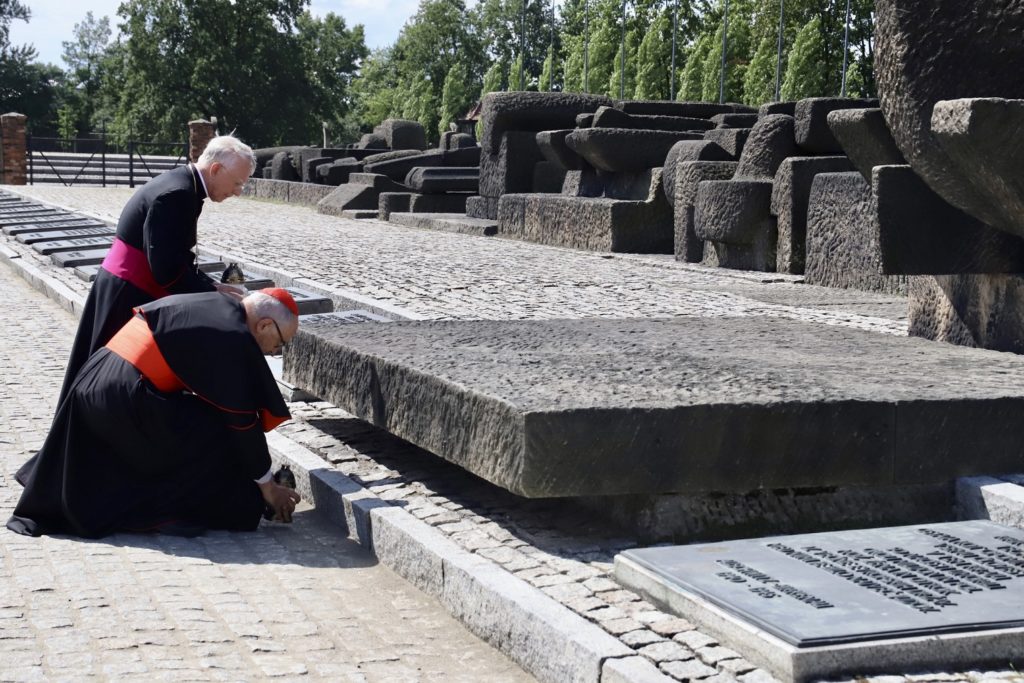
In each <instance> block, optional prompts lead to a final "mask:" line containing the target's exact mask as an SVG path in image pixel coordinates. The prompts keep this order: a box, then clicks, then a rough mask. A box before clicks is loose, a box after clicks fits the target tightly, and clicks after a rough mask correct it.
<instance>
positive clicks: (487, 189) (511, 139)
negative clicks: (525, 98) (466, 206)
mask: <svg viewBox="0 0 1024 683" xmlns="http://www.w3.org/2000/svg"><path fill="white" fill-rule="evenodd" d="M487 150H488V147H487V146H484V148H483V151H482V153H481V155H480V194H481V196H484V197H494V198H497V197H500V196H501V195H503V194H508V193H510V192H531V191H532V190H533V167H534V164H536V163H537V162H538V161H541V160H543V158H544V157H543V156H542V155H541V153H540V148H539V147H538V146H537V133H536V132H530V131H522V130H512V131H508V132H507V133H504V134H503V135H502V136H501V140H500V141H499V144H498V153H497V154H490V153H488V151H487ZM495 208H497V206H495ZM495 217H496V216H480V218H495Z"/></svg>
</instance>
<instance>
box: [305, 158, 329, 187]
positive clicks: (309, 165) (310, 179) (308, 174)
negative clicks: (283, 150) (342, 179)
mask: <svg viewBox="0 0 1024 683" xmlns="http://www.w3.org/2000/svg"><path fill="white" fill-rule="evenodd" d="M332 163H334V159H332V158H330V157H313V158H312V159H303V163H302V182H304V183H316V182H319V181H320V173H319V171H320V167H321V166H330V165H331V164H332Z"/></svg>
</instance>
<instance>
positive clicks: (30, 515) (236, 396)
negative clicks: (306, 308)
mask: <svg viewBox="0 0 1024 683" xmlns="http://www.w3.org/2000/svg"><path fill="white" fill-rule="evenodd" d="M298 310H299V309H298V307H297V306H296V305H295V301H294V299H292V297H291V295H289V294H288V292H287V291H285V290H283V289H264V290H260V291H259V292H251V293H250V294H249V295H248V296H246V298H245V299H243V300H242V301H239V300H237V299H235V298H230V297H226V296H222V295H221V294H219V293H216V292H207V293H205V294H180V295H174V296H169V297H164V298H162V299H160V300H158V301H153V302H151V303H149V304H146V305H145V306H141V307H139V308H138V309H137V311H136V312H135V315H134V317H132V318H131V320H129V321H128V323H126V324H125V325H124V326H123V327H122V328H121V329H120V330H119V331H118V332H117V333H116V334H114V336H113V337H112V338H111V339H110V340H109V341H108V342H107V344H106V345H105V346H104V347H103V348H101V349H100V350H98V351H97V352H96V353H94V354H93V355H92V356H90V358H89V360H88V361H87V362H86V363H85V365H84V366H83V367H82V369H81V370H80V371H79V372H78V374H77V375H76V377H75V379H74V381H73V382H72V383H71V387H70V390H69V391H68V396H67V398H66V399H65V400H64V402H63V403H62V404H61V405H60V408H58V410H57V416H56V418H55V419H54V421H53V425H52V426H51V427H50V432H49V434H48V435H47V437H46V441H45V442H44V443H43V447H42V448H41V449H40V450H39V452H38V453H37V454H36V455H35V456H33V458H32V459H31V460H29V461H28V462H27V463H26V464H25V465H24V466H23V467H22V468H21V470H19V471H18V474H17V479H18V481H19V482H21V483H22V484H23V485H24V486H25V490H24V491H23V492H22V495H21V499H20V500H19V501H18V505H17V507H16V508H15V510H14V514H13V516H12V517H11V519H10V521H9V522H8V523H7V526H8V528H10V529H11V530H12V531H16V532H18V533H21V534H26V535H32V536H37V535H39V534H56V533H64V534H74V535H77V536H86V537H98V536H103V535H106V534H109V533H112V532H114V531H118V530H129V531H160V532H164V533H173V534H179V535H194V534H197V533H201V532H202V531H203V530H204V529H227V530H232V531H244V530H251V529H255V528H256V527H257V525H258V524H259V521H260V517H261V516H262V515H263V513H264V512H265V511H266V510H267V509H268V508H269V509H271V510H273V512H274V513H275V515H276V516H277V518H278V519H281V520H283V521H290V520H291V515H292V512H293V511H294V509H295V505H296V503H297V502H298V501H299V494H298V493H296V492H295V491H293V490H292V489H289V488H286V487H284V486H280V485H278V484H276V483H275V482H274V481H273V480H272V478H271V474H270V454H269V452H268V450H267V441H266V438H265V437H264V432H266V431H270V430H271V429H273V428H274V427H276V426H277V425H279V424H280V423H281V422H284V421H285V420H287V419H289V417H291V416H290V415H289V413H288V408H287V406H286V405H285V403H284V400H283V399H282V398H281V392H280V390H278V388H277V384H276V382H275V381H274V377H273V375H272V374H271V372H270V369H269V367H268V366H267V363H266V362H265V360H264V359H263V355H264V354H271V353H275V352H278V351H280V349H281V348H282V347H283V346H284V345H285V344H286V343H287V342H288V341H289V340H290V339H291V338H292V336H294V335H295V333H296V331H297V330H298V325H299V320H298Z"/></svg>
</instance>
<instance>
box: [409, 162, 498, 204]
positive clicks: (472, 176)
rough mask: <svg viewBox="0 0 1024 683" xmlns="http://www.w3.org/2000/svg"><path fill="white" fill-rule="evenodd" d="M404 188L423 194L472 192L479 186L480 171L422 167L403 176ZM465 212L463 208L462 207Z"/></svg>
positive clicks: (471, 168) (470, 168)
mask: <svg viewBox="0 0 1024 683" xmlns="http://www.w3.org/2000/svg"><path fill="white" fill-rule="evenodd" d="M404 184H405V185H406V187H409V188H410V189H412V190H414V191H415V192H421V193H425V194H436V193H441V192H472V193H475V192H476V191H477V188H478V187H479V186H480V169H479V167H477V166H467V167H462V168H460V167H458V166H442V167H422V166H417V167H416V168H414V169H412V170H411V171H409V174H408V175H406V176H405V183H404ZM463 210H465V207H463Z"/></svg>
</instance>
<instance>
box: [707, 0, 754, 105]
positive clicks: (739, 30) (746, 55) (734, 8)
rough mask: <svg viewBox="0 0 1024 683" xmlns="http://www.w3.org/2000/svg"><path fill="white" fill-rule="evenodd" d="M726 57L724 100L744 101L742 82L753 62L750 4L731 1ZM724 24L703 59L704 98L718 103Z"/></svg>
mask: <svg viewBox="0 0 1024 683" xmlns="http://www.w3.org/2000/svg"><path fill="white" fill-rule="evenodd" d="M725 48H726V58H725V83H724V86H725V87H724V100H723V101H725V102H742V101H743V99H744V98H743V82H744V79H745V77H746V73H747V65H748V64H749V63H750V14H749V5H746V4H744V3H742V2H738V1H736V0H734V1H733V2H731V3H730V4H729V31H728V41H727V43H726V46H725ZM721 74H722V24H721V23H719V25H718V27H717V30H716V31H715V37H714V40H713V41H712V43H711V49H710V50H709V51H708V54H707V56H706V57H705V58H704V69H703V80H702V88H701V96H702V97H701V99H703V100H706V101H708V102H717V101H718V100H719V92H720V90H722V85H723V84H722V82H721Z"/></svg>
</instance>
